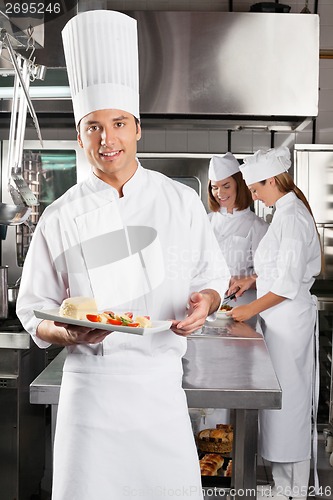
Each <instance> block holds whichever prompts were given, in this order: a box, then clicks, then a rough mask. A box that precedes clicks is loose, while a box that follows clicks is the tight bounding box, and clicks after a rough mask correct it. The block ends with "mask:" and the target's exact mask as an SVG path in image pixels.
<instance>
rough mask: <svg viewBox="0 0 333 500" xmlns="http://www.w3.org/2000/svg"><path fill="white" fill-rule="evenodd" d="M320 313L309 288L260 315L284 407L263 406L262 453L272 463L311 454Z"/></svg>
mask: <svg viewBox="0 0 333 500" xmlns="http://www.w3.org/2000/svg"><path fill="white" fill-rule="evenodd" d="M316 314H317V311H316V306H315V304H314V302H313V301H312V298H311V296H310V295H309V293H308V291H307V290H304V292H303V293H301V292H300V294H299V296H298V298H296V299H294V300H289V299H286V300H284V301H283V302H282V303H281V304H279V305H277V306H275V307H271V308H270V309H267V310H266V311H263V312H262V313H261V314H260V315H261V317H262V319H263V322H262V328H263V333H264V337H265V341H266V344H267V347H268V350H269V353H270V356H271V360H272V363H273V367H274V370H275V372H276V375H277V378H278V380H279V383H280V385H281V388H282V409H281V410H262V411H261V412H260V418H259V422H260V448H261V455H262V456H263V458H265V459H266V460H269V461H271V462H301V461H303V460H309V459H310V458H311V415H312V412H311V409H312V400H313V384H314V360H315V354H314V349H315V336H314V331H315V323H316Z"/></svg>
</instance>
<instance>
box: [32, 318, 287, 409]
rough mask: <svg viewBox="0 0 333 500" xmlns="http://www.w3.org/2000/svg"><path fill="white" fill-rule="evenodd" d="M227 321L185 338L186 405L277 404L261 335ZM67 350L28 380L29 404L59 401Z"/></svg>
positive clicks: (242, 406)
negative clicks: (186, 340) (227, 323)
mask: <svg viewBox="0 0 333 500" xmlns="http://www.w3.org/2000/svg"><path fill="white" fill-rule="evenodd" d="M229 325H230V327H231V328H232V330H231V331H229V329H228V326H229ZM229 325H228V326H226V323H225V322H219V321H216V322H214V323H210V324H209V325H208V324H207V326H206V327H205V328H204V329H203V332H202V334H198V335H194V336H190V337H188V349H187V352H186V355H185V356H184V359H183V365H184V379H183V387H184V389H185V392H186V396H187V400H188V405H189V407H192V408H198V407H203V408H204V407H207V408H239V409H261V408H276V409H278V408H281V389H280V386H279V383H278V380H277V378H276V375H275V372H274V370H273V367H272V363H271V360H270V357H269V354H268V351H267V347H266V344H265V341H264V339H263V338H262V336H261V335H260V334H258V333H256V332H255V331H254V330H253V329H252V328H251V327H250V326H249V325H246V324H239V323H234V322H230V323H229ZM66 354H67V351H66V349H63V351H61V353H60V354H58V356H57V357H56V358H55V359H54V360H53V361H52V362H51V363H50V364H49V365H48V366H47V368H46V369H45V370H44V371H43V372H42V373H41V374H40V375H39V376H38V377H37V378H36V379H35V380H34V381H33V382H32V383H31V385H30V402H31V403H35V404H51V405H52V404H55V405H56V404H58V399H59V391H60V385H61V378H62V369H63V364H64V361H65V358H66Z"/></svg>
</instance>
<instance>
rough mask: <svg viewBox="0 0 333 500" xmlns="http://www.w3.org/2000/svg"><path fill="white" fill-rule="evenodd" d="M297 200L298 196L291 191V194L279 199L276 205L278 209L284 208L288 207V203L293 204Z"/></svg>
mask: <svg viewBox="0 0 333 500" xmlns="http://www.w3.org/2000/svg"><path fill="white" fill-rule="evenodd" d="M295 198H297V196H296V194H295V193H294V191H289V193H286V194H284V195H283V196H281V198H279V199H278V200H277V201H276V203H275V206H276V207H277V208H278V207H280V208H281V207H284V206H285V205H287V204H288V203H291V202H292V201H293V200H294V199H295Z"/></svg>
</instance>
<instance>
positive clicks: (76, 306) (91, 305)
mask: <svg viewBox="0 0 333 500" xmlns="http://www.w3.org/2000/svg"><path fill="white" fill-rule="evenodd" d="M59 314H60V316H64V317H66V318H73V319H79V320H86V319H87V318H86V315H87V314H97V304H96V301H95V299H93V298H92V297H69V298H68V299H65V300H63V302H62V304H61V306H60V309H59Z"/></svg>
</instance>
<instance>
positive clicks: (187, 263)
mask: <svg viewBox="0 0 333 500" xmlns="http://www.w3.org/2000/svg"><path fill="white" fill-rule="evenodd" d="M63 43H64V50H65V57H66V64H67V70H68V77H69V83H70V88H71V92H72V99H73V108H74V115H75V121H76V126H77V131H78V141H79V144H80V145H81V147H82V148H83V149H84V151H85V154H86V156H87V158H88V160H89V162H90V165H91V172H90V174H89V176H88V177H87V178H86V179H85V180H84V181H83V182H81V183H79V184H77V185H75V186H74V187H72V188H71V189H70V190H69V191H67V192H66V193H65V194H64V195H63V196H62V197H61V198H59V199H58V200H56V201H55V202H54V203H53V204H52V205H51V206H50V207H48V208H47V209H46V210H45V212H44V214H43V216H42V218H41V220H40V222H39V224H38V227H37V228H36V231H35V234H34V236H33V240H32V243H31V246H30V249H29V252H28V255H27V258H26V261H25V265H24V270H23V276H22V282H21V287H20V294H19V298H18V308H17V313H18V316H19V317H20V319H21V321H22V323H23V325H24V327H25V328H26V329H27V330H28V331H29V332H30V333H31V335H32V337H33V339H34V341H35V342H36V343H37V344H38V345H39V346H40V347H41V348H46V347H48V346H49V345H50V344H51V343H54V344H59V345H64V346H67V351H68V354H67V359H66V362H65V366H64V373H63V378H62V385H61V394H60V401H59V410H58V416H57V428H56V435H55V444H54V462H53V463H54V479H53V491H52V500H96V499H98V500H124V499H128V498H132V497H134V498H136V499H142V500H157V499H158V498H160V497H161V498H169V497H170V498H174V497H181V498H184V497H186V498H191V499H195V500H199V499H200V500H201V499H202V491H201V483H200V472H199V466H198V457H197V453H196V448H195V443H194V439H193V434H192V431H191V425H190V420H189V416H188V411H187V405H186V398H185V393H184V391H183V389H182V373H183V372H182V356H183V355H184V353H185V351H186V336H187V335H189V334H191V333H192V332H194V331H195V330H197V329H198V328H200V327H201V326H202V325H203V323H204V321H205V319H206V317H207V316H208V315H210V314H212V313H214V311H216V309H217V308H218V307H219V304H220V300H221V295H223V294H224V292H225V290H226V289H227V288H228V282H229V277H230V276H229V271H228V269H227V266H226V263H225V261H224V258H223V257H222V255H221V253H220V250H219V248H218V245H217V242H216V240H215V237H214V235H213V232H212V230H211V228H210V224H209V221H208V218H207V215H206V213H205V210H204V207H203V205H202V204H201V202H200V200H199V198H198V196H197V194H196V193H195V192H194V191H193V190H192V189H191V188H188V187H186V186H183V185H181V184H179V183H176V182H174V181H172V180H171V179H169V178H167V177H165V176H163V175H161V174H159V173H157V172H152V171H149V170H146V169H144V168H143V167H142V166H141V165H140V163H139V161H138V160H137V158H136V146H137V141H138V140H139V139H140V137H141V126H140V122H139V93H138V50H137V31H136V21H135V20H133V19H132V18H130V17H128V16H126V15H124V14H121V13H119V12H112V11H106V10H105V11H103V10H102V11H98V10H97V11H91V12H85V13H82V14H79V15H78V16H76V17H74V18H73V19H71V20H70V21H69V22H68V24H67V25H66V26H65V28H64V30H63ZM78 168H80V166H78ZM75 296H86V297H94V298H95V300H96V302H97V305H98V308H99V309H100V310H105V309H112V310H119V311H123V312H125V311H132V312H134V313H135V314H141V315H149V316H150V317H151V318H152V321H153V325H154V320H172V326H171V329H167V330H165V331H162V332H154V331H153V329H152V333H149V334H147V335H134V334H128V333H121V332H113V333H109V332H105V331H101V330H96V329H94V328H85V327H81V326H73V325H67V324H61V323H53V322H51V321H48V320H43V321H40V320H37V319H36V318H35V317H34V314H33V310H34V309H37V310H41V309H46V310H47V309H51V308H58V307H59V306H60V305H61V303H62V301H63V300H64V299H65V298H67V297H75ZM108 333H109V334H108Z"/></svg>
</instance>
